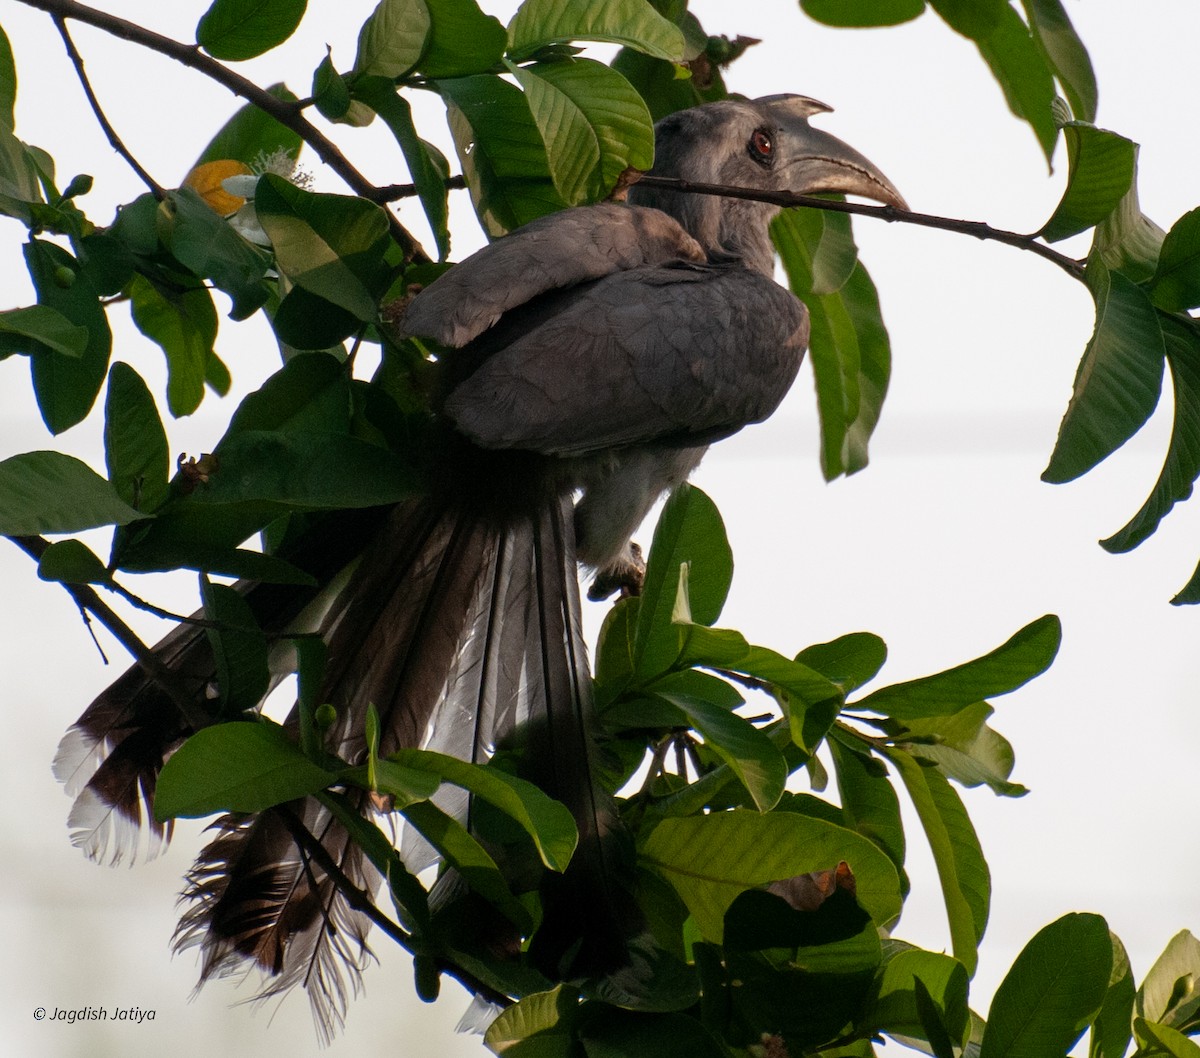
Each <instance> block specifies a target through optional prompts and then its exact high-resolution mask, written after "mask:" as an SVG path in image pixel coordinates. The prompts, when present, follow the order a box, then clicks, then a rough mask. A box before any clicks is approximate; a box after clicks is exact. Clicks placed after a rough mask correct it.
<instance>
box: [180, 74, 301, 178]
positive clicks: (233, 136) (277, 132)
mask: <svg viewBox="0 0 1200 1058" xmlns="http://www.w3.org/2000/svg"><path fill="white" fill-rule="evenodd" d="M267 91H268V92H269V93H270V94H271V95H273V96H274V97H275V98H276V99H279V100H281V101H282V102H284V103H296V102H299V100H298V99H297V98H296V95H295V93H293V92H291V91H289V90H288V88H287V86H286V85H283V84H273V85H271V87H270V88H268V89H267ZM303 142H304V141H303V140H301V138H300V133H298V132H294V131H293V130H292V129H289V128H288V127H287V126H286V125H281V124H280V123H279V122H278V121H276V120H275V119H274V118H273V117H271V116H270V115H269V114H267V113H266V112H265V111H263V110H260V109H259V108H258V107H256V106H255V105H254V104H253V103H247V104H246V105H245V106H244V107H242V108H241V109H240V110H238V111H237V113H235V114H234V115H233V117H231V118H230V119H229V120H228V121H227V122H226V123H225V124H224V126H222V128H221V129H220V131H219V132H218V133H217V134H216V135H215V136H214V137H213V138H212V140H211V141H210V142H209V144H208V146H207V147H205V148H204V150H203V151H202V152H201V154H200V157H199V158H197V159H196V165H203V164H204V163H206V162H219V161H225V160H229V161H235V162H241V163H242V164H243V165H248V166H251V167H253V166H254V165H256V164H261V163H262V161H263V159H264V158H269V157H271V155H274V154H279V153H283V154H287V155H288V156H289V157H291V158H296V157H297V156H298V155H299V153H300V147H301V145H302V144H303Z"/></svg>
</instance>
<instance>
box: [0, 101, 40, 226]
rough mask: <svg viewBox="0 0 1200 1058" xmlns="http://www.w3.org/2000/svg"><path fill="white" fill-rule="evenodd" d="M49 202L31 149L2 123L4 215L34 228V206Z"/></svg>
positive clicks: (0, 157) (1, 206) (1, 201)
mask: <svg viewBox="0 0 1200 1058" xmlns="http://www.w3.org/2000/svg"><path fill="white" fill-rule="evenodd" d="M44 202H45V198H44V196H43V195H42V186H41V182H40V180H39V179H38V167H37V163H36V162H35V161H34V158H33V154H32V153H31V152H30V150H29V148H28V147H27V146H26V145H25V144H24V143H22V142H21V141H20V140H19V139H17V137H16V136H15V135H14V134H13V131H12V126H11V125H9V124H8V123H6V122H4V121H0V213H3V214H5V215H7V216H9V217H15V218H16V219H17V220H19V221H21V222H22V223H24V224H28V225H30V226H32V225H33V224H34V223H35V222H34V219H33V216H34V210H33V209H32V208H31V207H32V206H33V205H40V204H43V203H44Z"/></svg>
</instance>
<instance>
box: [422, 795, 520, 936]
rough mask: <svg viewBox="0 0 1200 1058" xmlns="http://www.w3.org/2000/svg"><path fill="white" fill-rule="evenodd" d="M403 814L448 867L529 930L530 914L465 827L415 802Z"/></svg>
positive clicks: (445, 815)
mask: <svg viewBox="0 0 1200 1058" xmlns="http://www.w3.org/2000/svg"><path fill="white" fill-rule="evenodd" d="M401 814H402V815H403V816H404V818H405V819H406V820H407V821H408V822H409V823H410V824H411V825H412V826H413V827H415V828H416V829H417V830H418V831H419V832H420V834H421V836H422V837H423V838H424V839H425V840H426V841H428V842H429V844H430V845H432V846H433V847H434V848H435V849H436V850H437V851H438V852H439V853H440V854H441V856H442V859H443V860H444V861H445V863H446V866H447V867H452V868H454V870H456V871H458V872H459V874H461V875H462V876H463V879H464V880H465V881H466V882H467V884H468V885H470V887H471V888H472V889H474V890H475V892H477V893H478V894H479V895H480V896H482V897H483V898H484V899H485V900H487V901H488V902H489V903H491V904H493V905H494V906H495V907H496V908H498V909H499V910H500V911H501V912H503V914H504V916H505V917H506V918H507V919H508V920H509V921H510V922H512V923H513V924H514V925H516V926H517V927H518V928H521V929H527V928H528V927H529V913H528V912H527V911H526V910H525V908H524V907H523V906H522V905H521V904H520V903H519V902H518V901H517V899H516V897H514V896H513V894H512V891H511V890H510V889H509V887H508V883H507V882H506V881H505V880H504V875H503V874H501V873H500V868H499V867H497V866H496V861H495V860H493V859H492V857H491V856H489V855H488V853H487V850H486V849H485V848H484V847H483V846H482V845H480V844H479V842H478V841H476V840H475V838H473V837H472V836H471V834H470V832H469V831H468V830H467V828H466V827H464V826H463V825H462V824H461V823H460V822H458V821H457V820H456V819H453V818H451V817H450V816H448V815H447V814H446V813H445V812H443V811H442V810H441V809H440V808H438V807H436V806H435V805H433V804H431V803H430V802H429V801H417V802H414V803H413V804H410V805H408V806H406V807H405V808H403V809H402V810H401Z"/></svg>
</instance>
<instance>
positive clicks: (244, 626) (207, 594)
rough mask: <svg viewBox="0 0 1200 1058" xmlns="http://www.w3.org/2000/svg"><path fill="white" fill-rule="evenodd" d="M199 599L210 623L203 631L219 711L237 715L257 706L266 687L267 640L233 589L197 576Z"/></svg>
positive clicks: (243, 598) (265, 691)
mask: <svg viewBox="0 0 1200 1058" xmlns="http://www.w3.org/2000/svg"><path fill="white" fill-rule="evenodd" d="M200 598H201V601H202V602H203V604H204V616H205V617H206V618H207V619H208V620H209V621H210V622H212V624H211V625H210V627H208V628H206V629H205V632H206V633H207V635H208V641H209V644H210V645H211V646H212V652H213V658H214V660H215V661H216V667H217V692H218V694H219V696H220V697H219V701H220V705H221V712H222V713H224V714H225V715H226V716H237V715H238V714H239V713H242V712H244V711H246V710H248V709H254V708H255V707H257V706H258V704H259V703H260V702H261V701H262V699H263V697H264V696H265V695H266V693H267V688H268V687H269V686H270V682H271V673H270V669H269V666H268V663H267V637H266V636H265V635H263V632H262V629H261V628H259V627H258V622H257V621H256V620H255V617H254V611H253V610H251V609H250V604H249V603H248V602H246V599H245V597H244V596H243V595H242V593H241V592H239V591H238V590H237V589H235V588H232V587H230V586H229V585H227V584H213V583H212V582H211V581H210V580H209V579H208V577H206V576H204V575H203V574H201V576H200Z"/></svg>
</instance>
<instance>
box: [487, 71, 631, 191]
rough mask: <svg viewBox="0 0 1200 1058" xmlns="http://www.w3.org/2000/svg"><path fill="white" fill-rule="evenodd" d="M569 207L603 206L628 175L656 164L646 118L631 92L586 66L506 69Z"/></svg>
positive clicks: (621, 81)
mask: <svg viewBox="0 0 1200 1058" xmlns="http://www.w3.org/2000/svg"><path fill="white" fill-rule="evenodd" d="M510 69H511V70H512V73H513V75H514V76H515V77H516V78H517V81H518V82H519V83H520V85H521V87H522V88H523V89H524V90H525V95H526V97H527V98H528V100H529V109H530V112H531V113H532V115H533V120H534V122H535V123H536V124H537V127H538V130H539V131H540V132H541V135H542V140H543V142H544V143H545V145H546V156H547V158H548V159H549V162H550V175H551V177H552V179H553V180H554V186H555V187H556V188H557V189H558V193H559V194H560V195H561V196H562V198H563V201H564V202H566V203H567V204H568V205H571V206H575V205H579V204H580V203H582V202H592V201H596V200H597V199H600V198H603V197H604V196H605V195H606V194H607V193H608V192H609V191H611V190H612V188H613V186H614V185H615V184H616V181H617V177H619V176H620V175H621V173H623V172H624V171H625V170H626V169H627V168H630V167H633V168H635V169H649V168H650V167H651V166H652V165H653V164H654V130H653V128H652V124H651V121H650V111H649V110H647V109H646V104H645V103H644V102H643V101H642V97H641V96H639V95H638V94H637V92H636V91H635V89H634V87H633V85H631V84H630V83H629V82H628V81H626V80H625V78H624V77H622V76H621V75H620V74H619V73H617V72H616V71H615V70H613V69H612V68H611V67H608V66H605V65H604V64H603V63H598V62H595V61H594V60H592V59H567V60H565V61H562V62H553V63H534V64H533V65H532V66H510Z"/></svg>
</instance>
